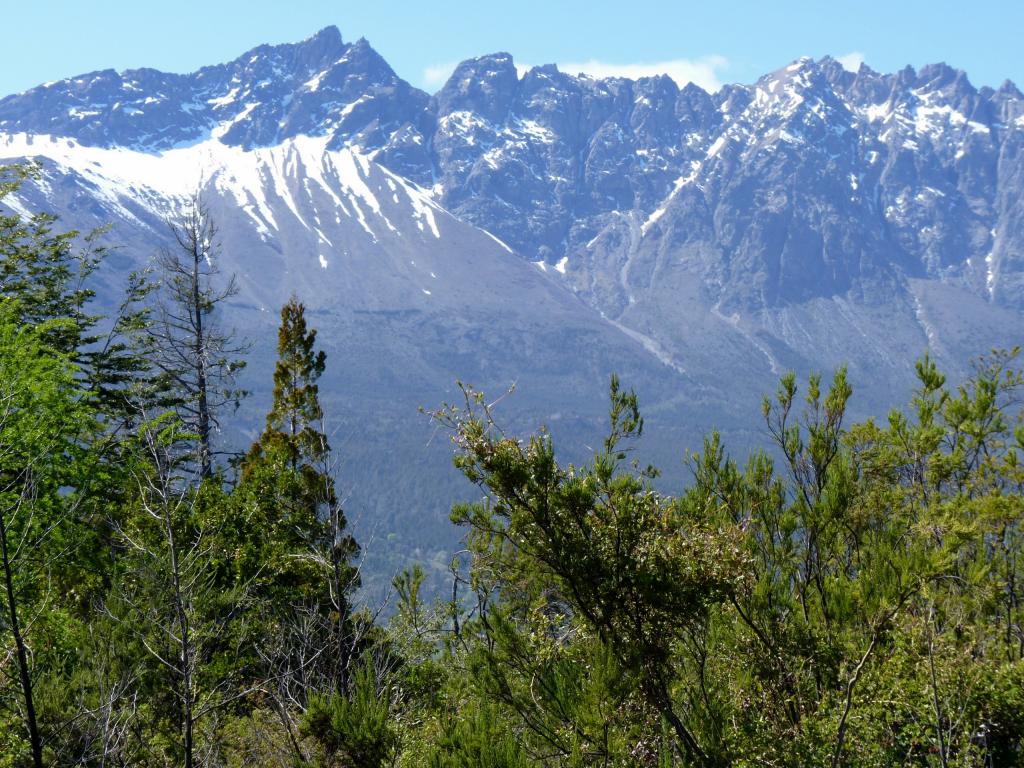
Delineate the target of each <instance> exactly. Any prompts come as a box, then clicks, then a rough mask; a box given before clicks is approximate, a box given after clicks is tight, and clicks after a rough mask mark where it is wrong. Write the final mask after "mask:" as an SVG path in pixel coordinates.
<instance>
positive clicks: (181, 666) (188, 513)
mask: <svg viewBox="0 0 1024 768" xmlns="http://www.w3.org/2000/svg"><path fill="white" fill-rule="evenodd" d="M181 428H182V427H181V425H180V423H177V422H175V421H174V420H173V419H172V414H167V415H165V416H163V417H160V418H158V419H155V420H152V421H148V420H146V419H143V426H142V429H141V432H140V437H141V442H142V447H143V451H142V453H143V456H142V457H141V459H142V460H141V461H140V462H139V465H138V467H136V468H134V469H133V471H132V475H133V477H134V480H135V484H136V490H137V498H138V514H137V515H136V516H135V519H134V520H129V521H128V522H127V523H124V524H122V523H115V524H114V525H115V531H116V536H117V538H118V540H119V542H120V544H121V546H122V547H124V550H125V555H124V560H125V562H126V564H127V567H126V572H127V576H126V578H125V579H123V581H121V582H118V583H117V584H115V587H114V589H115V591H116V592H117V597H116V599H115V600H112V601H111V604H109V605H108V606H107V608H106V612H107V615H108V616H109V617H110V618H111V619H113V620H114V621H116V622H117V623H118V624H119V625H120V626H122V627H123V628H125V629H126V630H127V631H129V632H130V633H131V634H132V635H133V636H134V637H135V638H136V640H137V641H138V642H139V644H140V645H141V646H142V647H143V648H144V649H145V652H146V654H147V655H148V657H149V658H150V659H151V660H152V662H153V663H154V664H155V665H156V667H158V668H160V669H162V670H163V673H164V675H165V676H166V679H167V681H168V685H167V687H166V690H167V691H168V692H169V693H170V695H171V698H172V700H173V701H174V709H175V715H176V720H177V730H178V737H179V740H180V741H179V747H180V752H181V755H180V759H181V764H182V765H184V766H185V768H192V766H194V765H203V764H206V762H205V761H204V760H203V759H202V756H203V755H210V754H213V753H215V752H216V746H215V745H210V744H208V743H200V740H198V739H197V733H198V730H197V729H198V727H199V726H200V724H201V723H202V722H203V721H204V719H205V718H209V717H211V716H213V715H215V714H216V713H217V712H218V710H220V709H222V708H224V707H226V706H228V705H230V704H231V703H233V702H235V701H237V700H239V699H242V698H245V697H247V696H249V695H251V694H252V693H253V692H254V691H255V690H257V686H254V685H251V684H249V685H247V684H245V683H244V681H242V680H241V679H240V678H241V677H242V674H241V671H240V670H238V669H229V670H227V671H226V672H224V673H223V674H222V676H221V677H220V678H219V679H209V678H207V679H205V680H203V684H202V685H200V684H199V679H200V677H201V676H202V675H203V674H204V671H205V670H206V669H208V668H209V663H210V659H211V658H212V657H213V654H214V653H215V649H217V648H220V647H221V645H222V644H223V638H222V636H221V634H222V631H223V629H224V627H226V626H227V625H229V624H231V623H232V622H235V620H236V619H238V618H239V617H240V616H243V615H244V614H245V612H246V610H247V609H248V607H249V605H248V602H247V600H248V591H247V585H244V584H243V585H240V586H238V587H236V588H235V589H234V590H232V593H231V594H230V595H229V596H225V595H223V594H220V593H219V591H218V590H217V587H216V585H215V584H214V583H213V581H214V580H213V577H212V572H213V569H214V566H213V564H212V555H213V549H214V546H215V545H214V541H215V539H216V531H215V530H214V529H212V528H210V527H208V526H207V525H206V524H205V522H204V521H203V520H202V519H197V514H196V498H197V496H196V494H197V490H196V485H195V482H194V479H193V478H192V477H190V476H189V475H188V473H187V471H182V468H183V467H188V466H196V465H195V464H194V463H193V462H188V461H182V459H181V455H180V446H181V444H182V442H183V441H182V440H181V439H180V435H181V432H180V430H181ZM218 599H219V600H220V603H221V604H222V605H229V606H231V607H230V609H223V610H221V611H220V612H214V613H212V614H211V612H210V611H209V610H208V609H209V606H211V605H213V604H214V603H216V602H217V600H218ZM211 750H213V752H211Z"/></svg>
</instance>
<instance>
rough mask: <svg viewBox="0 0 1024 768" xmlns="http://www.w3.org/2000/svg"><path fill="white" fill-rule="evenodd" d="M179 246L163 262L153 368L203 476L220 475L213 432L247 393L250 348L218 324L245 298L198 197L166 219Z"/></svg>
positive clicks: (162, 255)
mask: <svg viewBox="0 0 1024 768" xmlns="http://www.w3.org/2000/svg"><path fill="white" fill-rule="evenodd" d="M167 224H168V227H169V228H170V231H171V234H172V236H173V239H174V245H173V246H172V247H171V248H167V249H164V250H163V251H161V252H160V254H159V255H158V257H157V271H158V273H159V290H158V292H157V297H156V306H155V307H154V311H153V315H152V320H153V322H152V325H151V326H150V329H149V334H150V336H151V339H152V341H153V346H154V360H153V361H152V362H153V364H154V365H155V366H156V367H157V368H158V369H159V370H160V371H161V372H162V374H163V375H164V376H165V377H166V379H167V381H168V384H169V385H170V388H171V391H172V393H173V395H172V398H173V402H174V406H175V410H176V412H177V414H178V417H179V418H180V419H181V421H182V423H184V424H185V425H186V426H187V427H188V429H189V431H191V432H193V433H194V434H195V435H196V440H197V443H198V446H199V450H198V466H199V472H198V474H199V478H200V479H201V480H205V479H206V478H208V477H210V476H211V475H212V473H213V454H214V451H213V447H212V443H213V433H214V431H215V430H216V429H218V428H219V426H220V423H219V420H218V414H219V413H220V412H221V411H222V410H223V409H224V408H225V407H227V406H231V405H234V406H235V407H237V405H238V402H239V401H240V399H241V398H242V397H243V396H244V395H245V393H244V392H243V391H242V390H240V389H238V387H237V386H236V384H235V375H236V374H237V373H238V372H239V371H240V370H241V369H242V368H243V367H244V365H245V363H244V362H243V361H242V360H240V359H239V356H240V355H242V354H243V353H244V352H245V351H246V350H247V349H248V344H247V343H245V342H244V341H240V340H238V339H237V338H236V336H235V333H234V331H231V330H225V329H224V328H223V327H221V325H220V323H219V317H218V314H219V313H218V310H219V308H220V307H221V305H222V304H223V303H224V302H225V301H226V300H228V299H229V298H231V297H232V296H234V295H235V294H236V293H238V286H237V284H236V281H235V278H234V276H233V275H232V276H231V277H229V278H227V279H226V280H224V279H221V278H220V270H219V267H218V261H219V257H220V244H219V242H218V230H217V226H216V223H215V222H214V219H213V217H212V215H211V214H210V210H209V207H208V206H207V205H206V203H205V202H204V201H203V199H202V197H201V196H200V194H199V193H198V192H197V193H195V194H194V195H192V197H191V198H189V200H188V202H187V203H186V205H185V208H184V211H183V212H182V213H181V214H180V215H179V216H177V217H175V218H170V219H168V221H167Z"/></svg>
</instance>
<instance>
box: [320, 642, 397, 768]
mask: <svg viewBox="0 0 1024 768" xmlns="http://www.w3.org/2000/svg"><path fill="white" fill-rule="evenodd" d="M388 697H389V691H388V690H387V688H386V687H385V688H381V687H379V686H378V683H377V675H376V671H375V670H374V665H373V662H372V660H370V659H364V660H363V662H362V663H361V664H360V665H359V667H358V669H357V671H356V674H355V676H354V677H353V680H352V691H351V693H350V694H349V695H347V696H344V695H339V694H333V695H329V696H320V695H318V696H314V697H313V698H312V699H311V700H310V703H309V709H308V710H307V711H306V717H305V719H304V721H303V724H302V730H303V733H304V734H305V735H308V736H310V737H311V738H312V739H313V740H314V741H316V743H317V745H318V747H319V750H320V751H321V755H320V757H319V759H318V760H317V761H316V764H317V765H321V766H324V768H327V766H338V767H339V768H341V767H347V766H352V767H353V768H356V766H358V768H378V766H383V765H386V764H388V763H389V762H390V760H391V757H392V755H393V754H394V752H395V748H396V746H397V744H396V741H397V740H396V736H395V733H394V729H393V728H392V726H391V723H390V720H391V711H390V710H391V707H390V701H389V698H388Z"/></svg>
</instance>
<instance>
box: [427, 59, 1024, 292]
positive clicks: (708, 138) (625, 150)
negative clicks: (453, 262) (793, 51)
mask: <svg viewBox="0 0 1024 768" xmlns="http://www.w3.org/2000/svg"><path fill="white" fill-rule="evenodd" d="M495 61H497V60H496V59H493V58H488V59H478V60H476V61H475V62H468V63H467V64H464V65H462V67H460V69H459V70H458V71H457V72H456V73H455V74H454V75H453V76H452V79H451V80H450V82H449V83H448V84H447V85H446V86H445V87H444V88H443V89H442V91H441V92H440V93H439V94H437V96H435V97H434V99H433V102H432V104H433V107H434V109H435V110H436V111H437V114H438V117H437V126H438V127H437V133H436V134H435V136H434V139H433V146H434V147H435V150H436V153H437V161H438V166H439V170H440V172H441V173H440V183H441V184H442V186H443V198H442V199H443V200H444V202H445V204H446V205H448V206H449V207H450V208H452V210H454V211H456V212H458V213H459V214H460V215H462V216H464V217H465V218H467V219H468V220H470V221H473V222H475V223H478V224H479V225H481V226H484V227H489V228H491V229H492V230H493V231H495V232H497V233H499V234H500V235H501V236H502V237H504V238H505V239H506V240H507V241H508V242H509V243H511V244H512V245H513V246H514V247H516V248H517V249H518V250H519V251H520V252H522V253H524V254H525V255H527V256H528V257H530V258H532V259H543V260H545V261H547V262H549V263H556V262H557V261H558V260H560V259H561V258H563V257H565V256H568V257H569V259H568V264H569V265H570V266H569V269H570V272H571V273H573V275H574V280H575V283H576V285H577V287H578V288H581V289H585V288H586V286H588V285H590V283H591V282H595V281H596V282H598V283H599V282H600V281H601V275H600V274H595V270H594V269H593V268H591V267H588V266H587V265H588V264H590V263H591V262H592V259H591V257H590V256H589V255H588V251H589V250H590V249H589V247H588V243H592V242H593V241H594V238H595V236H597V237H600V236H601V235H602V233H608V232H611V231H615V230H616V229H617V228H618V227H621V226H622V225H621V222H620V221H619V219H618V217H619V216H620V215H621V214H623V213H627V212H629V213H633V214H635V215H636V216H638V217H640V218H641V219H642V220H643V221H644V223H645V226H644V227H643V230H642V232H641V239H643V240H644V241H655V240H656V241H663V240H665V241H666V245H668V246H669V247H671V244H672V243H676V244H679V243H686V244H689V245H690V246H691V247H693V248H694V249H696V245H697V244H698V243H699V244H700V245H701V247H700V249H699V250H700V252H701V256H700V258H699V262H700V263H699V264H698V265H697V266H698V268H699V270H700V272H701V274H702V276H703V277H702V279H703V282H704V285H705V287H706V288H707V289H708V291H709V292H710V293H711V294H712V295H714V296H715V298H716V300H720V301H721V303H722V307H723V308H725V309H730V310H732V309H737V310H748V311H750V310H757V309H761V308H770V307H779V306H784V305H787V304H791V303H794V302H802V301H806V300H808V299H810V298H814V297H828V296H835V295H846V294H848V293H850V292H851V291H852V292H853V293H854V294H855V295H858V296H861V297H864V298H865V299H870V298H871V297H875V298H883V297H885V296H888V295H891V294H892V293H893V292H894V291H900V290H902V288H901V287H900V284H901V280H902V279H903V278H906V277H927V278H932V279H938V280H942V281H946V282H954V283H956V284H959V285H963V286H965V287H966V288H968V289H969V290H971V291H972V292H973V293H975V294H976V295H978V296H981V297H983V298H986V297H987V299H988V300H990V301H994V302H996V303H999V304H1002V305H1004V306H1010V307H1015V308H1018V309H1019V308H1022V307H1024V304H1022V300H1024V295H1022V294H1021V289H1020V284H1021V269H1020V256H1019V254H1020V253H1021V252H1024V242H1022V241H1020V240H1019V239H1017V235H1016V231H1017V227H1018V226H1019V225H1018V223H1017V220H1018V216H1019V210H1020V205H1019V204H1017V203H1016V201H1017V200H1019V199H1020V194H1021V192H1024V190H1022V189H1021V188H1020V187H1019V177H1020V173H1021V170H1020V157H1019V145H1020V142H1021V140H1022V136H1024V118H1022V117H1021V115H1022V114H1024V99H1022V97H1021V95H1020V93H1019V92H1018V91H1017V89H1016V88H1015V87H1013V86H1012V85H1010V84H1007V85H1004V86H1003V88H1001V89H1000V90H999V91H992V90H991V89H982V90H980V91H979V90H977V89H975V88H974V87H973V86H972V85H971V84H970V82H969V81H968V80H967V77H966V75H965V74H964V73H963V72H959V71H956V70H953V69H951V68H949V67H947V66H945V65H934V66H929V67H925V68H923V69H922V70H921V72H920V73H916V72H914V71H913V70H912V69H909V68H908V69H905V70H903V71H902V72H899V73H897V74H894V75H881V74H878V73H875V72H873V71H871V70H870V69H868V68H867V67H862V68H861V70H860V71H859V72H857V73H852V72H847V71H845V70H844V69H843V68H842V67H841V66H840V65H839V64H838V63H837V62H835V61H834V60H831V59H823V60H822V61H819V62H814V61H810V60H801V61H799V62H795V63H794V64H792V65H790V66H788V67H786V68H784V69H782V70H779V71H778V72H774V73H772V74H770V75H766V76H765V77H764V78H762V79H761V80H759V81H758V82H757V83H755V84H754V85H751V86H727V87H726V88H724V89H722V90H721V91H719V92H718V93H717V94H714V95H711V94H707V93H705V92H703V91H701V90H700V89H699V88H697V87H695V86H692V85H690V86H687V87H686V88H684V89H683V90H682V91H680V90H678V89H677V88H676V87H675V84H674V83H672V82H671V81H670V80H668V79H667V78H651V79H643V80H639V81H636V82H631V81H626V80H601V81H597V80H591V79H588V78H585V77H571V76H568V75H565V74H562V73H559V72H557V71H556V70H554V69H553V68H551V67H548V68H538V69H534V70H532V71H530V72H529V73H527V74H526V75H525V76H524V77H523V78H522V79H517V80H512V79H511V77H510V76H509V73H510V72H511V68H512V64H511V62H510V61H507V59H504V58H502V59H501V60H500V61H501V63H502V68H499V67H496V66H492V64H493V63H494V62H495ZM499 72H504V73H505V74H504V75H503V76H501V75H499ZM474 83H487V87H476V86H474V85H473V84H474ZM679 238H682V240H681V241H680V239H679ZM595 299H596V300H597V301H598V302H599V303H600V304H601V305H602V306H605V307H606V308H612V307H614V306H615V305H616V303H618V304H619V305H622V304H623V302H624V301H625V300H626V299H627V297H626V296H623V295H619V296H617V297H610V296H595Z"/></svg>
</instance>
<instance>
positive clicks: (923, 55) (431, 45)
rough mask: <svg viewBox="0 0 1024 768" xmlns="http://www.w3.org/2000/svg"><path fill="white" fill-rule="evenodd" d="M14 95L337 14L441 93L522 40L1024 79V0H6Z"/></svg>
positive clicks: (721, 68) (681, 57)
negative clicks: (949, 68) (467, 67)
mask: <svg viewBox="0 0 1024 768" xmlns="http://www.w3.org/2000/svg"><path fill="white" fill-rule="evenodd" d="M4 5H5V6H7V7H4V9H3V18H4V23H3V26H4V43H3V46H0V95H3V94H8V93H13V92H17V91H21V90H25V89H26V88H29V87H31V86H33V85H37V84H39V83H42V82H45V81H48V80H55V79H58V78H62V77H68V76H71V75H75V74H80V73H83V72H88V71H91V70H94V69H105V68H114V69H125V68H129V67H138V66H151V67H155V68H157V69H163V70H167V71H172V72H189V71H192V70H194V69H197V68H198V67H200V66H202V65H204V64H213V63H218V62H221V61H226V60H228V59H230V58H233V57H235V56H237V55H239V54H240V53H242V52H244V51H245V50H248V49H249V48H252V47H254V46H256V45H258V44H260V43H263V42H269V43H280V42H293V41H297V40H301V39H303V38H305V37H308V36H310V35H311V34H313V33H314V32H316V31H317V30H318V29H320V28H322V27H324V26H327V25H329V24H334V25H336V26H337V27H338V28H339V29H340V30H341V33H342V36H343V37H344V38H345V39H346V40H355V39H356V38H358V37H366V38H367V39H368V40H369V41H370V42H371V43H372V44H373V46H374V47H375V48H376V49H377V50H378V51H380V53H381V54H383V56H384V57H385V58H386V59H387V60H388V61H389V62H390V63H391V65H392V67H394V69H395V70H396V71H397V72H398V74H399V75H400V76H402V77H404V78H405V79H407V80H409V81H410V82H412V83H413V84H415V85H418V86H420V87H421V88H425V89H426V90H428V91H435V90H437V88H438V87H440V85H441V83H442V82H443V79H444V77H445V76H446V75H447V73H448V72H450V70H451V67H452V66H453V65H454V63H455V62H458V61H459V60H461V59H465V58H469V57H471V56H475V55H480V54H483V53H491V52H495V51H508V52H509V53H511V54H512V55H513V56H514V57H515V59H516V61H517V62H518V63H520V64H543V63H548V62H555V63H558V64H560V65H561V66H562V68H563V69H567V70H580V69H582V70H587V71H589V72H591V73H593V74H597V75H600V74H626V75H630V74H632V75H636V74H646V73H648V72H652V71H667V72H668V73H669V74H672V75H673V76H674V77H675V78H676V79H677V80H680V81H683V80H687V79H693V80H694V81H696V82H698V83H700V84H702V85H704V86H706V87H715V86H716V85H717V84H720V83H724V82H751V81H753V80H755V79H756V78H757V77H758V76H760V75H761V74H764V73H765V72H768V71H770V70H773V69H776V68H778V67H779V66H782V65H784V64H786V63H787V62H789V61H791V60H792V59H795V58H798V57H800V56H804V55H807V56H814V57H819V56H822V55H825V54H830V55H833V56H836V57H847V58H846V60H847V61H848V62H856V61H857V60H858V59H859V58H861V57H863V59H864V60H865V61H866V62H867V63H868V64H869V65H870V66H872V67H873V68H875V69H877V70H880V71H892V70H895V69H898V68H901V67H902V66H904V65H906V64H911V65H914V66H920V65H922V64H926V63H929V62H934V61H946V62H948V63H950V64H952V65H954V66H956V67H959V68H962V69H965V70H966V71H967V73H968V74H969V75H970V78H971V80H972V82H974V83H975V84H976V85H991V86H998V85H999V84H1000V83H1001V82H1002V81H1003V80H1004V79H1007V78H1009V79H1011V80H1013V81H1014V82H1016V83H1017V84H1018V85H1020V86H1021V87H1022V88H1024V39H1022V38H1024V0H1016V1H1015V2H1013V1H1011V0H972V1H971V2H963V1H962V0H961V1H960V2H952V1H951V0H931V1H930V2H925V1H924V0H816V1H814V2H812V1H811V0H776V2H766V1H765V0H731V1H730V0H718V1H717V2H707V1H706V0H705V1H702V2H696V1H695V0H616V1H614V2H613V1H612V0H586V1H585V2H584V1H580V0H513V1H512V2H497V3H496V2H492V1H489V0H483V2H467V1H465V0H459V1H458V2H455V1H454V0H433V1H432V2H429V3H424V2H394V1H392V2H386V1H384V0H359V1H358V2H351V1H350V0H333V1H331V2H326V1H322V0H292V2H290V3H288V4H285V3H283V2H281V1H280V0H276V1H270V0H246V1H244V2H243V1H242V0H204V1H203V2H199V1H197V0H177V1H172V2H161V3H151V2H148V1H147V0H135V2H124V1H123V0H92V1H91V2H81V0H35V1H34V2H24V1H19V0H6V1H5V2H4Z"/></svg>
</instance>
